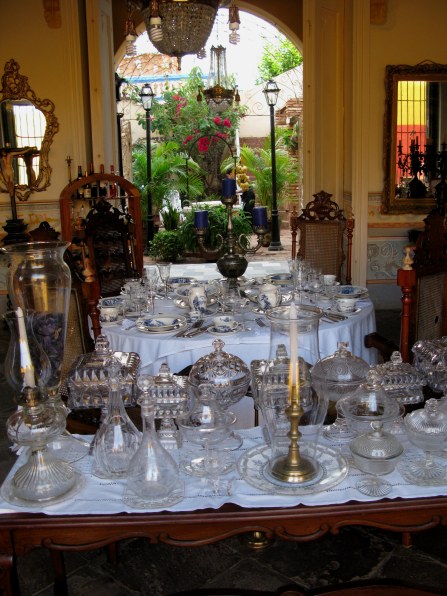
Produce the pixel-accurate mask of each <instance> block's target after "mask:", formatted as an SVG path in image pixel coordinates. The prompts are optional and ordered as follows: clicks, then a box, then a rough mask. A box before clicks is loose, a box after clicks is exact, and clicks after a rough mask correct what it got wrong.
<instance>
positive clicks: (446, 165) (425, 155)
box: [397, 137, 447, 207]
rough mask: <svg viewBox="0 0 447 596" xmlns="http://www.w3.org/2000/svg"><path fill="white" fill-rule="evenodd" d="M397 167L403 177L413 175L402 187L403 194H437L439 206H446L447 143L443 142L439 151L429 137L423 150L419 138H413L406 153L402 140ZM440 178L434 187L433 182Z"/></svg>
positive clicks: (410, 195) (422, 195)
mask: <svg viewBox="0 0 447 596" xmlns="http://www.w3.org/2000/svg"><path fill="white" fill-rule="evenodd" d="M397 157H398V159H397V167H398V168H399V170H400V171H401V174H402V179H405V177H406V175H407V174H409V175H410V176H411V180H410V181H409V182H408V184H407V188H406V189H404V190H402V187H401V189H400V192H401V196H402V193H403V196H408V197H411V198H416V199H420V198H425V197H429V196H435V197H436V201H437V203H438V207H444V206H445V203H446V200H447V183H446V177H447V144H446V143H442V145H441V150H440V151H437V150H436V147H435V145H434V144H433V143H432V142H431V141H430V139H427V143H426V145H425V151H423V150H421V145H420V144H419V138H418V137H416V140H414V139H412V140H411V143H410V147H409V152H408V153H405V152H404V151H403V147H402V141H399V144H398V146H397ZM435 180H439V182H438V184H436V186H434V188H433V186H432V185H433V182H434V181H435Z"/></svg>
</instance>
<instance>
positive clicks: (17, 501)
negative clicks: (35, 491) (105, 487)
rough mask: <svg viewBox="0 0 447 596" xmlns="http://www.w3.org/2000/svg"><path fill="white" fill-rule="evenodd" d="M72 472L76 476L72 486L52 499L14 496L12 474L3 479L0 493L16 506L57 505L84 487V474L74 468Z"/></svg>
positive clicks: (30, 507)
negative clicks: (33, 499) (32, 499)
mask: <svg viewBox="0 0 447 596" xmlns="http://www.w3.org/2000/svg"><path fill="white" fill-rule="evenodd" d="M74 473H75V476H76V481H75V483H74V485H73V488H71V489H70V490H69V491H67V492H66V493H64V494H63V495H60V496H59V497H56V498H54V499H46V500H45V501H28V500H26V499H21V498H20V497H16V496H15V494H14V491H13V488H12V478H13V477H12V476H11V478H7V479H6V480H5V482H4V483H3V486H2V488H1V490H0V494H1V496H2V497H3V499H5V501H7V502H8V503H11V505H16V506H17V507H26V508H27V509H35V508H42V507H50V506H51V505H57V504H58V503H62V502H63V501H68V500H69V499H71V498H73V497H74V496H75V495H76V494H78V493H79V492H80V491H81V490H82V489H83V488H84V486H85V478H84V476H83V475H82V474H80V473H79V472H77V471H76V470H75V471H74Z"/></svg>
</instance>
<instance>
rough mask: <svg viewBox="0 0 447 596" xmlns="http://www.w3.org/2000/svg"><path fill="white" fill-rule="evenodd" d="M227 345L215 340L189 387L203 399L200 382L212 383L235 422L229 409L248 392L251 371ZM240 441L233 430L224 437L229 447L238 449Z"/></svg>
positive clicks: (222, 406)
mask: <svg viewBox="0 0 447 596" xmlns="http://www.w3.org/2000/svg"><path fill="white" fill-rule="evenodd" d="M224 346H225V343H224V342H223V341H222V340H221V339H216V340H214V341H213V348H214V351H213V352H212V353H211V354H207V355H206V356H203V357H202V358H199V359H198V360H197V362H196V363H195V364H194V365H193V367H192V368H191V371H190V373H189V376H188V381H189V388H190V389H191V390H192V394H193V397H195V398H199V399H200V397H199V393H200V392H199V387H200V385H202V384H205V385H209V391H210V392H211V394H212V395H213V397H214V398H215V400H216V402H217V404H218V407H219V408H220V409H221V410H224V411H228V413H229V415H230V416H231V417H232V418H233V419H234V421H236V418H235V415H234V414H233V413H232V412H231V411H230V410H229V408H231V406H232V405H234V404H236V403H238V402H239V401H240V400H241V399H242V398H243V397H244V396H245V395H246V394H247V391H248V388H249V386H250V380H251V373H250V369H249V367H248V366H247V365H246V364H245V362H244V361H243V360H241V358H239V357H238V356H235V355H234V354H229V353H228V352H225V351H224V350H223V347H224ZM241 444H242V438H241V437H240V436H239V435H238V434H236V433H234V432H231V433H230V435H229V436H228V437H227V438H226V440H225V448H226V449H237V448H238V447H240V445H241Z"/></svg>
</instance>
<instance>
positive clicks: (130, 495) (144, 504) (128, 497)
mask: <svg viewBox="0 0 447 596" xmlns="http://www.w3.org/2000/svg"><path fill="white" fill-rule="evenodd" d="M184 496H185V483H184V482H183V481H182V480H179V481H178V486H177V487H176V488H175V489H174V490H173V491H172V493H171V494H170V495H169V496H167V497H162V498H159V499H157V498H154V499H144V497H140V496H139V495H137V494H135V493H134V492H133V490H131V489H130V488H129V487H128V486H127V485H126V488H125V489H124V496H123V501H124V503H125V504H126V505H128V506H129V507H132V508H133V509H163V508H165V507H172V506H173V505H177V503H180V501H181V500H182V499H183V498H184Z"/></svg>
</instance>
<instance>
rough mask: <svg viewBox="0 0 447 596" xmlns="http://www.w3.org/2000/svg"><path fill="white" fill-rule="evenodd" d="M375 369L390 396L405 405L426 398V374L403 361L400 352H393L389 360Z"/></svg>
mask: <svg viewBox="0 0 447 596" xmlns="http://www.w3.org/2000/svg"><path fill="white" fill-rule="evenodd" d="M374 370H375V371H377V373H378V374H379V376H380V382H381V384H382V386H383V388H384V389H385V391H386V394H387V395H388V397H392V398H394V399H396V400H397V401H398V402H399V403H400V404H404V405H405V404H417V403H419V402H421V401H423V400H424V396H423V387H424V386H425V385H426V384H427V380H426V378H425V374H423V373H421V372H419V371H417V370H416V369H415V368H414V366H412V365H411V364H409V363H408V362H403V361H402V356H401V354H400V352H393V353H392V354H391V359H390V361H389V362H385V363H384V364H377V365H376V366H374Z"/></svg>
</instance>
